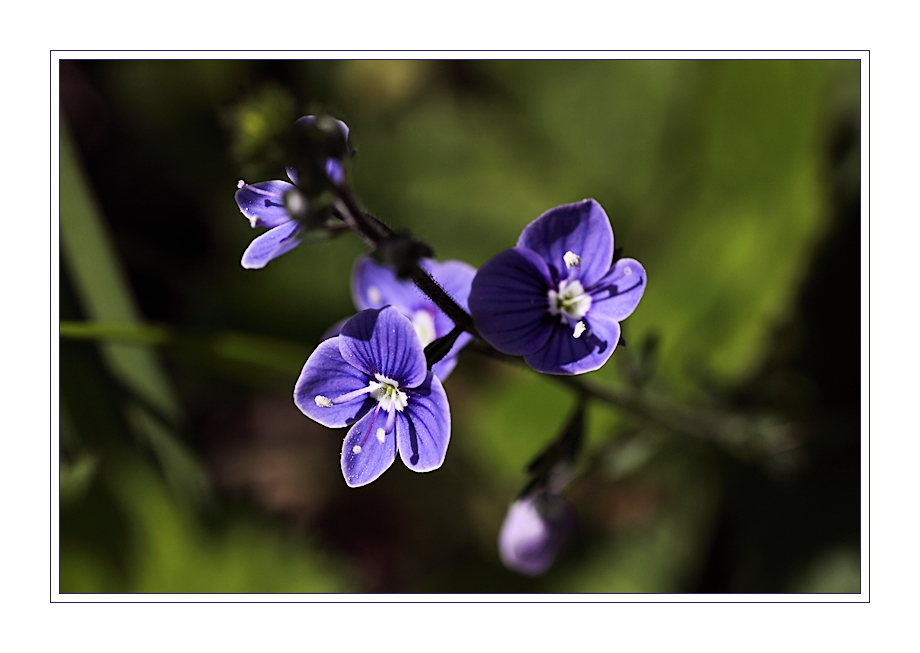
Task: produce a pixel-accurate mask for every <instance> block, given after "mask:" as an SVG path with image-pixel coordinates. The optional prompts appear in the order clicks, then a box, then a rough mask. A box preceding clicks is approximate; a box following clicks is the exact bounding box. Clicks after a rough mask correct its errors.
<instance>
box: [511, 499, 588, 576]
mask: <svg viewBox="0 0 920 653" xmlns="http://www.w3.org/2000/svg"><path fill="white" fill-rule="evenodd" d="M574 530H575V514H574V512H573V511H572V509H571V506H569V504H568V502H567V501H566V500H565V499H564V498H562V496H560V495H558V494H553V493H550V492H547V491H538V492H536V493H533V494H530V495H528V496H525V497H522V498H520V499H518V500H517V501H515V502H514V503H513V504H511V507H510V508H509V509H508V514H507V515H506V516H505V522H504V524H502V529H501V532H500V533H499V535H498V552H499V555H500V557H501V560H502V563H504V565H505V566H506V567H508V568H509V569H512V570H514V571H517V572H519V573H522V574H527V575H528V576H538V575H540V574H542V573H544V572H545V571H546V570H547V569H549V568H550V566H551V565H552V564H553V562H555V560H556V557H557V556H558V555H559V552H560V551H561V550H562V548H563V547H564V546H565V544H566V543H567V542H568V540H569V538H570V536H571V535H572V533H573V532H574Z"/></svg>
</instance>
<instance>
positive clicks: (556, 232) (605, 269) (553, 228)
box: [469, 200, 646, 374]
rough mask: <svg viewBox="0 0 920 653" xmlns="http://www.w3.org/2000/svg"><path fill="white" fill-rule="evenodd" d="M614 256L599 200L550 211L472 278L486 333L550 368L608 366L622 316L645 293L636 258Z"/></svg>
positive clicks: (476, 312)
mask: <svg viewBox="0 0 920 653" xmlns="http://www.w3.org/2000/svg"><path fill="white" fill-rule="evenodd" d="M612 262H613V230H612V229H611V227H610V221H609V220H608V218H607V214H606V213H604V209H603V208H601V205H600V204H598V203H597V202H596V201H594V200H583V201H581V202H577V203H575V204H564V205H562V206H557V207H556V208H554V209H550V210H549V211H547V212H546V213H544V214H543V215H541V216H540V217H539V218H537V219H536V220H534V221H533V222H531V223H530V224H529V225H527V226H526V227H525V228H524V231H523V232H522V233H521V236H520V238H519V239H518V242H517V246H516V247H513V248H512V249H506V250H505V251H503V252H500V253H499V254H497V255H496V256H494V257H493V258H492V259H490V260H489V261H488V262H487V263H486V264H485V265H483V266H482V267H481V268H480V269H479V272H477V273H476V277H475V278H474V279H473V285H472V290H471V292H470V298H469V306H470V309H471V311H472V315H473V319H474V320H475V323H476V328H477V329H478V330H479V333H480V334H482V337H483V338H485V340H486V341H487V342H488V343H489V344H491V345H492V346H493V347H495V348H496V349H498V350H499V351H501V352H503V353H506V354H512V355H515V356H523V357H524V360H525V361H526V362H527V364H528V365H530V366H531V367H533V368H534V369H535V370H537V371H539V372H545V373H547V374H582V373H584V372H590V371H592V370H596V369H598V368H599V367H601V366H602V365H603V364H604V363H606V362H607V359H609V358H610V355H611V354H612V353H613V350H614V348H615V347H616V345H617V342H618V341H619V339H620V321H621V320H623V319H625V318H626V317H628V316H629V315H630V314H631V313H632V312H633V310H634V309H635V308H636V305H638V303H639V300H640V299H641V298H642V293H643V292H644V291H645V285H646V276H645V269H644V268H643V267H642V266H641V265H640V264H639V262H638V261H636V260H635V259H620V260H619V261H617V262H616V264H614V265H613V266H612V267H611V263H612Z"/></svg>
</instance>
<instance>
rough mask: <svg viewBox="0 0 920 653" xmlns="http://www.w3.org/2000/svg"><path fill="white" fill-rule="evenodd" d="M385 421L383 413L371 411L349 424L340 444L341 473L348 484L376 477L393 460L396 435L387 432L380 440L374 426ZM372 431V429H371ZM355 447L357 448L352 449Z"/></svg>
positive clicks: (367, 481)
mask: <svg viewBox="0 0 920 653" xmlns="http://www.w3.org/2000/svg"><path fill="white" fill-rule="evenodd" d="M385 422H386V413H385V412H383V411H380V412H377V411H375V410H372V411H370V412H368V414H367V415H365V416H364V417H362V418H361V419H360V420H358V422H357V423H356V424H355V425H354V426H352V427H351V430H349V431H348V435H346V436H345V442H344V443H343V444H342V474H343V475H344V476H345V482H346V483H348V485H349V487H361V486H362V485H367V484H368V483H370V482H371V481H373V480H376V479H377V478H378V477H379V476H380V475H381V474H383V473H384V472H385V471H386V470H387V469H388V468H389V467H390V465H392V464H393V461H394V460H396V438H395V437H393V434H392V433H390V434H388V435H387V436H386V438H384V441H383V442H380V440H378V439H377V437H376V430H377V428H379V427H381V426H383V425H384V423H385ZM372 431H373V432H372ZM355 447H359V449H358V450H357V451H355Z"/></svg>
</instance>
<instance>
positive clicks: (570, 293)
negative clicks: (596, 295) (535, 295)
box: [546, 279, 591, 335]
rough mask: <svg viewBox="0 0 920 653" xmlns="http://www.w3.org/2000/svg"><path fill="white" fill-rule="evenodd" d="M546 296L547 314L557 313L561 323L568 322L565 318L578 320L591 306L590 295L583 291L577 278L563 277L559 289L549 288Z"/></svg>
mask: <svg viewBox="0 0 920 653" xmlns="http://www.w3.org/2000/svg"><path fill="white" fill-rule="evenodd" d="M546 296H547V299H548V300H549V314H550V315H558V316H559V319H560V320H561V321H562V322H563V323H568V319H567V318H571V319H572V320H580V319H581V318H583V317H584V316H585V315H587V313H588V309H590V308H591V295H589V294H587V293H586V292H585V289H584V287H583V286H582V285H581V281H578V280H577V279H575V280H572V281H569V280H568V279H563V280H562V281H560V282H559V289H558V290H553V289H552V288H551V289H550V290H549V292H548V293H547V294H546ZM579 335H580V334H579Z"/></svg>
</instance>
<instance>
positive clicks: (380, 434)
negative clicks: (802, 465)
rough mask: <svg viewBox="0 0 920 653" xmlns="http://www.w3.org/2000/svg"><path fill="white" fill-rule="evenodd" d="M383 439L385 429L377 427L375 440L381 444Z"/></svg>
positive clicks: (384, 437)
mask: <svg viewBox="0 0 920 653" xmlns="http://www.w3.org/2000/svg"><path fill="white" fill-rule="evenodd" d="M384 439H386V431H384V430H383V429H377V442H379V443H380V444H383V441H384Z"/></svg>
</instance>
